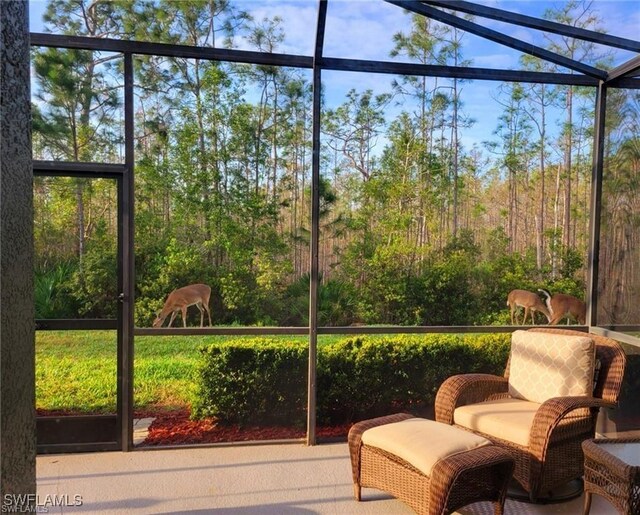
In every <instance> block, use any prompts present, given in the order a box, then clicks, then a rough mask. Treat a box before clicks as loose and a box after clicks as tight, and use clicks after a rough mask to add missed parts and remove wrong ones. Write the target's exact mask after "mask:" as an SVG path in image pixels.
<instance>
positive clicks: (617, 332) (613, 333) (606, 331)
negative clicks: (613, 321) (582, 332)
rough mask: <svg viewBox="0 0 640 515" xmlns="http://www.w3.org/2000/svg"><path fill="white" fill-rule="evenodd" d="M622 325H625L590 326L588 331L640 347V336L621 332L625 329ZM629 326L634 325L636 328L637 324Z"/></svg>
mask: <svg viewBox="0 0 640 515" xmlns="http://www.w3.org/2000/svg"><path fill="white" fill-rule="evenodd" d="M624 327H625V326H614V327H613V328H607V327H600V326H598V327H592V328H591V331H590V332H591V333H593V334H597V335H599V336H606V337H607V338H613V339H614V340H617V341H619V342H623V343H626V344H628V345H633V346H634V347H640V338H637V337H635V336H632V335H630V334H626V333H624V332H621V331H625V330H626V329H624ZM631 327H635V328H636V330H638V326H631Z"/></svg>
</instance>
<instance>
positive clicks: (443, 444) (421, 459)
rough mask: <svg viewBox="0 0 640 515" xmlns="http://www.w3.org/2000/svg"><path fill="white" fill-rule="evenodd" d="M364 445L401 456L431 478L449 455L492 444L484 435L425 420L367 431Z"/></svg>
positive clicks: (413, 419)
mask: <svg viewBox="0 0 640 515" xmlns="http://www.w3.org/2000/svg"><path fill="white" fill-rule="evenodd" d="M362 443H363V444H364V445H368V446H371V447H377V448H379V449H382V450H384V451H387V452H389V453H391V454H394V455H395V456H398V457H399V458H401V459H403V460H404V461H406V462H408V463H411V465H413V466H414V467H415V468H417V469H418V470H419V471H420V472H422V473H423V474H425V475H426V476H431V470H432V469H433V466H434V465H435V464H436V463H437V462H438V461H439V460H441V459H443V458H446V457H447V456H451V455H452V454H456V453H459V452H464V451H470V450H471V449H476V448H478V447H483V446H485V445H490V444H491V442H490V441H489V440H487V439H486V438H482V437H481V436H477V435H474V434H471V433H467V432H466V431H462V430H461V429H457V428H455V427H453V426H449V425H447V424H441V423H439V422H434V421H433V420H426V419H423V418H409V419H407V420H402V421H400V422H393V423H392V424H385V425H382V426H377V427H373V428H371V429H367V430H366V431H365V432H364V433H362Z"/></svg>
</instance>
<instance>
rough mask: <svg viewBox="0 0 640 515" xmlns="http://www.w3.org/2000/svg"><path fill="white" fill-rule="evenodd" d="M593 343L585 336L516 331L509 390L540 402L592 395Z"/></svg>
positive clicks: (516, 396)
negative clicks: (555, 398) (554, 398)
mask: <svg viewBox="0 0 640 515" xmlns="http://www.w3.org/2000/svg"><path fill="white" fill-rule="evenodd" d="M594 366H595V344H594V342H593V340H592V339H591V338H589V337H588V336H587V335H585V336H567V335H560V334H550V333H536V332H530V331H515V332H514V333H513V335H512V338H511V359H510V365H509V394H510V395H511V396H512V397H515V398H517V399H524V400H527V401H530V402H538V403H543V402H544V401H546V400H547V399H550V398H552V397H565V396H573V395H592V392H593V373H594Z"/></svg>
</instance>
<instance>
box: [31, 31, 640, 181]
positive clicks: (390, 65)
mask: <svg viewBox="0 0 640 515" xmlns="http://www.w3.org/2000/svg"><path fill="white" fill-rule="evenodd" d="M31 43H32V45H34V46H51V47H60V48H83V49H87V50H96V51H97V50H103V51H114V52H125V51H126V52H133V53H138V54H146V55H164V56H166V55H168V56H173V57H193V56H194V55H198V56H199V58H201V59H214V60H221V61H230V62H245V63H252V62H253V61H252V60H251V59H252V58H254V57H256V56H257V57H260V59H261V60H263V61H264V59H265V58H266V59H267V60H268V61H269V62H268V63H266V64H271V65H274V66H290V67H299V68H309V69H310V68H312V67H313V58H312V57H306V56H295V55H283V54H264V53H260V52H246V51H242V50H225V49H210V48H204V49H202V48H196V47H189V46H184V45H168V44H164V43H144V42H137V41H120V40H114V39H98V38H88V37H83V36H60V35H57V34H41V33H31ZM201 51H205V52H204V54H203V53H202V52H201ZM274 56H275V57H274ZM292 59H294V61H292ZM254 64H265V63H264V62H257V63H254ZM316 66H317V67H319V68H321V69H324V70H333V71H350V72H368V73H384V74H397V75H416V76H425V77H447V78H458V79H469V80H491V81H508V82H527V83H536V84H560V85H567V86H593V87H596V86H597V85H598V79H595V78H593V77H589V76H585V75H573V74H569V73H550V72H549V73H547V72H532V71H525V70H522V71H520V70H500V69H492V68H472V67H469V68H467V67H455V66H436V65H422V64H417V63H396V62H390V61H369V60H362V59H344V58H338V57H321V58H320V59H318V60H317V62H316ZM615 86H616V87H620V88H630V89H640V79H633V78H618V79H616V82H615ZM86 170H95V172H96V174H124V173H125V171H126V168H125V166H124V165H119V164H105V163H70V162H67V163H64V162H58V161H34V172H35V173H36V174H38V175H78V176H91V175H93V174H87V173H86Z"/></svg>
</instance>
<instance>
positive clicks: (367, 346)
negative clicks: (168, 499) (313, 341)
mask: <svg viewBox="0 0 640 515" xmlns="http://www.w3.org/2000/svg"><path fill="white" fill-rule="evenodd" d="M509 342H510V335H508V334H483V335H443V334H430V335H424V336H407V335H397V336H386V337H379V336H359V337H353V338H346V339H344V340H341V341H339V342H337V343H333V344H329V345H325V346H320V347H319V349H318V369H317V378H316V379H317V395H318V396H317V409H318V412H317V416H318V422H319V423H321V424H340V423H345V422H352V421H355V420H362V419H365V418H370V417H375V416H379V415H383V414H388V413H393V412H398V411H409V412H412V413H415V414H418V415H420V414H422V415H424V414H426V413H429V411H430V409H432V406H433V403H434V401H435V395H436V392H437V391H438V388H439V387H440V385H441V384H442V382H443V381H444V380H445V379H446V378H447V377H449V376H452V375H454V374H460V373H470V372H486V373H492V374H502V373H503V371H504V366H505V364H506V361H507V355H508V352H509ZM201 352H202V355H203V360H202V363H201V365H200V367H199V370H198V374H197V381H198V385H197V394H196V398H195V399H194V402H193V405H192V413H193V416H194V418H203V417H217V418H218V419H220V420H221V421H223V422H229V423H232V422H237V423H246V424H264V423H280V424H287V425H292V424H295V425H301V426H303V425H304V423H305V419H306V415H305V411H306V404H307V391H306V388H307V366H308V365H307V356H308V354H307V342H306V340H305V341H288V342H283V341H282V340H278V339H276V338H253V339H237V340H231V341H228V342H225V343H221V344H215V345H211V346H208V347H206V348H203V349H201Z"/></svg>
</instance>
